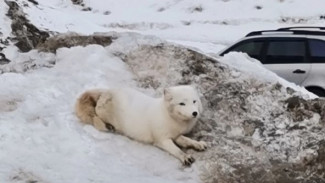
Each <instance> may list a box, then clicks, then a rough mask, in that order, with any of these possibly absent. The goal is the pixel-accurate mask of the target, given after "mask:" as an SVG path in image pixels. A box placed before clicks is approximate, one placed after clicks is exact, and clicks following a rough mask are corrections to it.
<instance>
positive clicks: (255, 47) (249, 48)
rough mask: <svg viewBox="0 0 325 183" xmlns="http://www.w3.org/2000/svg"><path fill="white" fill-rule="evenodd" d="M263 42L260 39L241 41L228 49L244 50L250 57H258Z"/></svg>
mask: <svg viewBox="0 0 325 183" xmlns="http://www.w3.org/2000/svg"><path fill="white" fill-rule="evenodd" d="M262 46H263V42H262V41H249V42H244V43H241V44H239V45H237V46H235V47H234V48H233V49H231V50H229V52H230V51H237V52H244V53H247V54H248V55H249V56H250V57H253V58H256V59H260V54H261V50H262Z"/></svg>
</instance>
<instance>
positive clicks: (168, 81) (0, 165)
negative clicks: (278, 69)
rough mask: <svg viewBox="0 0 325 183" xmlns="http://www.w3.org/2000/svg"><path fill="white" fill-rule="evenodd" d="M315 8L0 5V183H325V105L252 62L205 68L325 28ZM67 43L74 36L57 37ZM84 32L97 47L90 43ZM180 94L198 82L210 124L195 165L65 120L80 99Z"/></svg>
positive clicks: (204, 123) (126, 2)
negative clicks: (248, 38) (270, 35)
mask: <svg viewBox="0 0 325 183" xmlns="http://www.w3.org/2000/svg"><path fill="white" fill-rule="evenodd" d="M14 2H16V3H17V4H16V3H14ZM17 5H18V6H17ZM324 6H325V2H324V1H322V0H310V1H308V2H307V1H305V0H260V1H255V0H205V1H198V0H164V1H162V0H161V1H156V0H138V1H132V0H119V1H116V0H72V1H70V0H50V1H49V0H16V1H11V0H5V1H0V24H1V27H0V53H3V54H4V55H5V57H6V59H8V60H10V63H8V64H4V65H0V182H5V183H7V182H8V183H22V182H39V183H101V182H103V183H107V182H125V183H129V182H135V183H138V182H193V183H195V182H211V183H212V182H218V183H226V182H251V183H253V182H256V183H257V182H288V181H291V182H292V181H293V182H304V181H305V182H306V181H307V182H308V181H314V182H325V180H324V170H325V168H324V166H323V164H324V163H325V160H324V155H323V154H324V153H325V144H324V140H325V131H324V129H323V124H324V121H325V119H324V118H325V115H324V114H325V113H324V112H323V111H324V110H323V109H325V105H324V102H323V101H322V100H318V99H316V100H313V101H311V100H308V99H310V98H313V97H314V96H313V95H312V94H310V93H308V92H307V91H306V90H304V89H303V88H300V87H298V86H295V85H294V84H292V83H288V82H286V81H284V80H283V79H281V78H279V77H277V76H276V75H275V74H273V73H271V72H270V71H267V70H265V69H264V68H263V66H262V65H260V64H259V63H257V62H256V61H255V60H253V59H251V58H247V55H244V54H239V53H233V54H229V55H227V56H226V57H224V58H222V59H220V60H219V61H220V62H219V61H218V60H216V59H215V58H213V57H212V56H213V54H214V53H217V52H218V51H219V50H221V49H222V48H224V47H225V46H226V45H228V44H231V43H232V42H234V41H235V40H237V39H239V38H241V37H242V36H244V35H245V34H247V33H248V32H249V31H253V30H260V29H274V28H278V27H281V26H291V25H322V24H323V23H324V17H325V13H324V11H323V7H324ZM306 7H308V8H306ZM302 10H303V11H302ZM111 31H115V32H111ZM67 32H76V33H77V34H71V33H68V34H64V35H61V33H67ZM98 32H101V33H100V34H99V33H98ZM130 32H132V33H130ZM93 33H96V35H98V37H87V35H92V36H93ZM79 34H82V35H83V36H84V37H82V38H81V36H80V35H79ZM56 35H59V38H58V39H57V38H54V39H53V40H51V41H47V42H45V39H46V38H48V37H53V36H54V37H55V36H56ZM73 36H74V37H73ZM62 40H64V41H62ZM65 42H68V43H67V44H66V43H65ZM17 43H19V44H17ZM179 44H180V45H185V46H187V47H190V48H192V49H194V50H197V51H193V50H190V49H187V48H186V47H183V46H179ZM15 45H16V46H15ZM78 45H82V46H78ZM71 46H76V47H71ZM67 47H71V48H67ZM49 48H51V49H49ZM53 48H55V49H53ZM56 48H58V49H56ZM29 50H31V51H29ZM38 50H42V51H44V52H39V51H38ZM204 54H209V55H210V56H206V55H204ZM0 59H3V58H0ZM0 63H2V62H1V61H0ZM256 69H258V70H260V72H255V73H252V71H254V70H256ZM181 83H194V84H197V85H198V88H199V89H200V91H201V93H202V100H203V103H204V107H205V114H204V115H203V117H202V120H200V122H199V124H198V126H197V127H196V128H195V130H194V132H193V133H192V134H190V135H191V136H192V137H193V138H196V139H202V140H206V141H207V142H208V143H209V146H210V147H209V149H208V151H207V152H199V153H196V152H194V151H191V150H190V151H189V152H188V153H191V154H193V156H194V157H195V158H196V159H197V161H196V163H194V164H193V165H192V166H191V167H183V166H181V164H180V162H179V161H178V160H177V159H175V158H174V157H172V156H170V155H169V154H167V153H166V152H163V151H161V150H159V149H157V148H155V147H152V146H150V145H145V144H141V143H138V142H135V141H132V140H130V139H128V138H126V137H123V136H120V135H117V134H111V133H102V132H98V131H97V130H95V129H94V128H93V127H92V126H87V125H86V126H83V125H82V124H80V123H79V121H78V119H77V118H76V117H75V114H74V102H75V100H76V98H77V97H78V95H79V94H80V93H82V92H83V91H84V90H86V89H89V88H97V87H99V88H109V87H115V86H122V87H123V86H129V87H133V88H137V89H139V90H141V91H143V92H145V93H147V94H148V95H152V96H160V95H161V93H162V89H163V88H164V87H167V86H171V85H176V84H181ZM295 96H296V97H295Z"/></svg>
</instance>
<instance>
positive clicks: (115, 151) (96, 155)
mask: <svg viewBox="0 0 325 183" xmlns="http://www.w3.org/2000/svg"><path fill="white" fill-rule="evenodd" d="M32 52H33V51H32ZM29 54H31V55H32V53H29ZM52 56H53V57H54V58H52V59H54V60H55V61H56V64H55V66H54V67H52V68H46V67H43V68H39V69H37V70H32V71H28V72H25V73H4V74H2V75H1V77H0V82H1V88H0V93H1V95H0V103H6V104H9V105H12V108H11V109H3V108H0V113H1V117H0V121H1V123H0V126H1V134H0V137H1V143H0V149H1V151H0V158H1V164H0V181H1V182H8V181H9V179H10V176H11V177H13V176H15V173H14V172H19V171H24V172H33V173H34V174H36V175H37V177H39V178H40V179H41V180H49V181H51V182H80V183H82V182H85V183H86V182H90V180H91V181H92V182H129V181H130V180H132V181H134V182H146V181H150V182H166V181H167V182H183V181H184V180H187V179H190V180H188V181H189V182H196V181H195V180H196V179H197V178H196V175H195V174H192V172H193V171H194V168H188V169H187V170H185V171H181V170H179V169H180V164H179V162H178V160H176V159H175V158H173V157H171V156H169V155H168V154H167V153H165V152H163V151H161V150H159V149H157V148H155V147H152V146H149V145H144V144H140V143H137V142H134V141H131V140H129V139H127V138H125V137H121V136H118V135H115V134H106V133H101V132H98V131H96V130H95V129H94V128H93V127H91V126H85V127H82V125H81V124H80V123H79V122H78V119H76V117H75V114H74V111H73V110H72V109H73V106H74V102H75V100H76V97H77V96H78V95H79V94H80V93H81V92H83V91H84V90H86V89H89V88H97V87H99V88H104V87H105V88H107V87H118V86H120V85H123V86H126V85H129V86H133V87H134V82H133V78H132V77H133V76H132V74H131V73H130V72H129V71H128V68H127V67H126V65H125V64H124V63H123V62H122V61H121V60H120V59H118V58H116V57H114V56H113V55H112V54H111V53H109V52H108V51H107V50H106V49H105V48H103V47H102V46H97V45H90V46H87V47H84V48H83V47H74V48H70V49H68V48H62V49H60V50H58V52H57V55H56V56H54V55H52ZM17 58H19V56H17ZM161 162H164V164H163V166H162V163H161ZM63 167H64V168H63ZM86 172H87V173H86ZM126 175H127V176H126Z"/></svg>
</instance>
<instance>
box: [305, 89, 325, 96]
mask: <svg viewBox="0 0 325 183" xmlns="http://www.w3.org/2000/svg"><path fill="white" fill-rule="evenodd" d="M307 90H308V91H310V92H311V93H313V94H315V95H317V96H319V97H325V90H323V89H321V88H307Z"/></svg>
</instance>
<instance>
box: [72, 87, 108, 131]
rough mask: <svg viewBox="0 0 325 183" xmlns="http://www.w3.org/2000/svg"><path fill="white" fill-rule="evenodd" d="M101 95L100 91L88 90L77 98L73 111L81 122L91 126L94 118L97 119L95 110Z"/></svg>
mask: <svg viewBox="0 0 325 183" xmlns="http://www.w3.org/2000/svg"><path fill="white" fill-rule="evenodd" d="M102 93H103V91H102V90H89V91H86V92H85V93H83V94H82V95H81V96H80V97H79V98H78V100H77V102H76V105H75V110H76V115H77V116H78V118H79V119H80V120H81V122H83V123H86V124H91V125H93V124H94V118H97V119H98V116H97V114H96V111H95V108H96V104H97V101H98V99H99V97H100V96H101V94H102Z"/></svg>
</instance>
